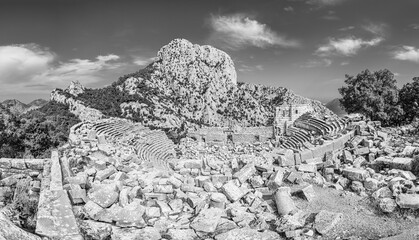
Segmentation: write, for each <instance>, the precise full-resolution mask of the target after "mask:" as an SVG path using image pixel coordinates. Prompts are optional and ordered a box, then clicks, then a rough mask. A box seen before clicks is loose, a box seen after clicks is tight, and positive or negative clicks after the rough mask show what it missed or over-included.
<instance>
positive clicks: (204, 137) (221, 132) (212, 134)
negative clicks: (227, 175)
mask: <svg viewBox="0 0 419 240" xmlns="http://www.w3.org/2000/svg"><path fill="white" fill-rule="evenodd" d="M230 135H231V137H232V140H233V142H235V143H253V142H259V141H266V140H268V139H271V138H272V137H273V136H274V129H273V127H272V126H268V127H240V128H233V130H231V129H229V128H227V127H208V128H200V129H198V130H197V131H190V132H189V133H188V136H189V137H192V138H194V139H196V140H198V141H203V142H207V143H209V142H210V143H225V142H226V141H227V139H228V136H230Z"/></svg>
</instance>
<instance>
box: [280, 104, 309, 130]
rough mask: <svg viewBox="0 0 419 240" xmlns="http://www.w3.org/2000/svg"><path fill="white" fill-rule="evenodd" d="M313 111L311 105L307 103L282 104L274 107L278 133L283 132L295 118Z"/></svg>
mask: <svg viewBox="0 0 419 240" xmlns="http://www.w3.org/2000/svg"><path fill="white" fill-rule="evenodd" d="M311 111H313V107H312V106H311V105H309V104H292V105H288V104H284V105H282V106H279V107H277V108H276V111H275V121H274V123H275V126H276V127H278V129H279V130H280V133H281V134H282V133H285V132H286V129H287V128H288V127H289V126H292V124H293V123H294V121H295V120H297V118H299V117H300V116H301V115H303V114H304V113H307V112H311Z"/></svg>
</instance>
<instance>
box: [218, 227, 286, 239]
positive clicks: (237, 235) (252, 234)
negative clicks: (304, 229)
mask: <svg viewBox="0 0 419 240" xmlns="http://www.w3.org/2000/svg"><path fill="white" fill-rule="evenodd" d="M215 239H216V240H255V239H258V240H280V239H282V237H281V236H279V234H278V233H276V232H273V231H269V230H267V231H264V232H259V231H257V230H256V229H250V228H236V229H233V230H230V231H228V232H225V233H222V234H218V235H217V236H215Z"/></svg>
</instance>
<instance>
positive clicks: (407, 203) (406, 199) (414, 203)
mask: <svg viewBox="0 0 419 240" xmlns="http://www.w3.org/2000/svg"><path fill="white" fill-rule="evenodd" d="M396 203H397V205H399V207H401V208H411V209H418V208H419V194H400V195H398V196H397V198H396Z"/></svg>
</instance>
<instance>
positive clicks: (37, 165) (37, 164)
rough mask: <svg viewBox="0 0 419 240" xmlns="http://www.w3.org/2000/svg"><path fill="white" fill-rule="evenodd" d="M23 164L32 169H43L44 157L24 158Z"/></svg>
mask: <svg viewBox="0 0 419 240" xmlns="http://www.w3.org/2000/svg"><path fill="white" fill-rule="evenodd" d="M25 164H26V167H27V168H30V169H33V170H42V169H44V159H25Z"/></svg>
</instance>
